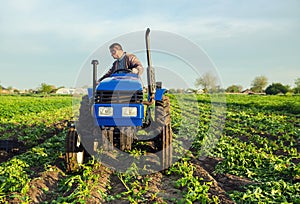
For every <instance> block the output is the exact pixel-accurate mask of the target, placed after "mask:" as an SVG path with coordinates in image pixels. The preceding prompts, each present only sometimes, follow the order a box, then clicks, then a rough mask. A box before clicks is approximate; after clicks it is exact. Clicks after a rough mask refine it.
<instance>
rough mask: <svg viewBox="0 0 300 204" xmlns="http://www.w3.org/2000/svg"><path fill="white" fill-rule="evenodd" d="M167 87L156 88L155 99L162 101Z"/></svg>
mask: <svg viewBox="0 0 300 204" xmlns="http://www.w3.org/2000/svg"><path fill="white" fill-rule="evenodd" d="M165 92H166V89H156V92H155V96H154V100H156V101H161V100H162V98H163V95H164V93H165Z"/></svg>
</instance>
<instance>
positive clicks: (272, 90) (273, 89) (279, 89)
mask: <svg viewBox="0 0 300 204" xmlns="http://www.w3.org/2000/svg"><path fill="white" fill-rule="evenodd" d="M288 91H289V89H288V87H286V86H284V85H282V84H281V83H272V84H271V85H270V86H268V87H267V88H266V90H265V92H266V94H268V95H276V94H280V93H282V94H286V93H287V92H288Z"/></svg>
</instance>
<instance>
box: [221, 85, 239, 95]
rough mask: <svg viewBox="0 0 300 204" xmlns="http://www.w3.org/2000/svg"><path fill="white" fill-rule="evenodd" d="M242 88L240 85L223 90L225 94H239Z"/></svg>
mask: <svg viewBox="0 0 300 204" xmlns="http://www.w3.org/2000/svg"><path fill="white" fill-rule="evenodd" d="M242 89H243V87H242V86H241V85H231V86H229V87H227V89H226V90H225V91H226V92H227V93H239V92H241V91H242Z"/></svg>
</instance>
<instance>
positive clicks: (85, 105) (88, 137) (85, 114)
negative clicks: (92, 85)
mask: <svg viewBox="0 0 300 204" xmlns="http://www.w3.org/2000/svg"><path fill="white" fill-rule="evenodd" d="M91 106H92V105H91V103H90V100H89V98H88V96H87V95H85V96H83V97H82V100H81V104H80V109H79V118H78V123H77V124H76V129H77V131H78V134H79V135H80V137H81V140H82V141H81V142H82V144H83V147H84V149H85V155H86V156H90V155H92V154H94V153H95V147H94V145H95V139H96V138H95V134H94V133H95V132H96V131H97V130H99V129H100V128H99V127H95V122H94V118H93V117H92V115H91Z"/></svg>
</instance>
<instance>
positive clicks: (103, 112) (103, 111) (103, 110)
mask: <svg viewBox="0 0 300 204" xmlns="http://www.w3.org/2000/svg"><path fill="white" fill-rule="evenodd" d="M113 112H114V109H113V107H99V112H98V115H99V116H112V115H113Z"/></svg>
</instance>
